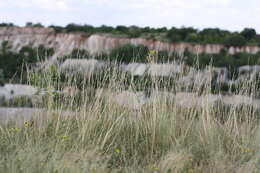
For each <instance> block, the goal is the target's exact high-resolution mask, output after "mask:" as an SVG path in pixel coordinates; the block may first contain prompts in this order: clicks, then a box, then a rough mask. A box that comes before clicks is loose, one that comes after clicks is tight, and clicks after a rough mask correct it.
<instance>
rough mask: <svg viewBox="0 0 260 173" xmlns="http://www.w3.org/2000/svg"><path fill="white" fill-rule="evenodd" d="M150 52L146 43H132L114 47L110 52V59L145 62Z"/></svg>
mask: <svg viewBox="0 0 260 173" xmlns="http://www.w3.org/2000/svg"><path fill="white" fill-rule="evenodd" d="M148 53H149V50H148V48H147V47H146V46H144V45H137V46H135V45H131V44H126V45H123V46H121V47H119V48H115V49H113V50H112V52H111V54H110V59H111V60H116V61H120V62H126V63H129V62H132V61H136V62H145V61H146V57H147V55H148Z"/></svg>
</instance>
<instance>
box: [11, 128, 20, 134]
mask: <svg viewBox="0 0 260 173" xmlns="http://www.w3.org/2000/svg"><path fill="white" fill-rule="evenodd" d="M10 131H11V132H16V133H18V132H19V131H20V129H19V128H17V127H12V128H10Z"/></svg>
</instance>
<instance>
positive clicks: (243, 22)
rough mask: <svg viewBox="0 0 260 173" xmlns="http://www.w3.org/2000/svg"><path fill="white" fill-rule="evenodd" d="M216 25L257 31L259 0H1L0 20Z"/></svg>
mask: <svg viewBox="0 0 260 173" xmlns="http://www.w3.org/2000/svg"><path fill="white" fill-rule="evenodd" d="M28 21H31V22H40V23H42V24H44V25H51V24H55V25H62V26H64V25H67V24H68V23H78V24H90V25H94V26H100V25H102V24H105V25H111V26H117V25H127V26H130V25H137V26H150V27H162V26H166V27H172V26H175V27H181V26H192V27H195V28H198V29H202V28H207V27H211V28H212V27H219V28H221V29H228V30H231V31H240V30H242V29H243V28H245V27H252V28H255V29H256V30H257V32H258V33H260V0H0V23H1V22H12V23H14V24H17V25H21V26H23V25H24V24H25V23H26V22H28Z"/></svg>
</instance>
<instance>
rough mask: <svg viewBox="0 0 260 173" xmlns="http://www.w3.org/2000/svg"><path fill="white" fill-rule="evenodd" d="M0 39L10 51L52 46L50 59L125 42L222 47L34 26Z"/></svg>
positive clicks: (2, 30) (198, 49) (2, 33)
mask: <svg viewBox="0 0 260 173" xmlns="http://www.w3.org/2000/svg"><path fill="white" fill-rule="evenodd" d="M3 41H8V42H9V45H10V46H11V49H12V50H13V51H19V50H20V49H21V48H22V47H23V46H26V45H31V46H33V47H37V46H39V45H44V46H45V47H52V48H54V50H55V54H54V55H53V57H52V58H53V59H55V58H57V57H59V56H63V55H67V54H70V53H71V52H72V50H73V49H76V48H77V49H85V50H87V51H89V53H90V54H92V55H93V54H97V53H101V52H104V53H109V52H110V51H111V50H112V49H113V48H116V47H119V46H121V45H124V44H127V43H131V44H134V45H138V44H143V45H146V46H148V48H149V49H151V50H168V51H176V52H178V53H181V52H183V51H184V50H185V49H188V50H189V51H191V52H193V53H202V52H204V53H208V54H215V53H219V52H220V51H221V49H223V48H226V47H225V46H224V45H220V44H192V43H183V42H181V43H169V42H162V41H154V40H146V39H143V38H126V37H118V36H112V35H111V34H92V35H90V36H88V35H86V34H82V33H55V32H54V30H53V29H52V28H37V27H0V44H1V43H2V42H3ZM227 50H228V53H229V54H234V53H238V52H247V53H250V54H255V53H257V52H258V51H260V47H259V46H243V47H229V48H227Z"/></svg>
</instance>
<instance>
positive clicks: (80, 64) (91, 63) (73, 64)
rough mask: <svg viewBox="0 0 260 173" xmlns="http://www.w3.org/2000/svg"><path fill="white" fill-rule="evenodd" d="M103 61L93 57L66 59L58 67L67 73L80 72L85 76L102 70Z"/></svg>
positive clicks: (103, 66)
mask: <svg viewBox="0 0 260 173" xmlns="http://www.w3.org/2000/svg"><path fill="white" fill-rule="evenodd" d="M105 65H106V64H105V63H104V62H102V61H98V60H95V59H82V60H80V59H67V60H66V61H65V62H64V63H63V64H62V65H61V66H60V68H59V70H60V71H61V72H66V73H67V74H82V75H84V76H86V77H90V76H91V75H93V74H95V73H98V72H100V71H102V70H103V69H104V68H105Z"/></svg>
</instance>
